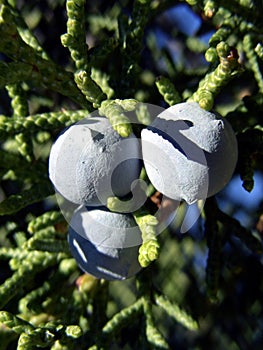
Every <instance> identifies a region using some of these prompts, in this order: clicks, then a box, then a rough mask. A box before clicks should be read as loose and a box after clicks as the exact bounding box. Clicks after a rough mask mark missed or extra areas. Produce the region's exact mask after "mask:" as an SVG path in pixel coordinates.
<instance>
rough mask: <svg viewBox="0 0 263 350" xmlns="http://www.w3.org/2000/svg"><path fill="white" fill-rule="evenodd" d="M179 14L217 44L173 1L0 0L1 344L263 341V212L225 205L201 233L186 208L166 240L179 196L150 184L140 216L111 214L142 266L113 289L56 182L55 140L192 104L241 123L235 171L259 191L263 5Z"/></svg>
mask: <svg viewBox="0 0 263 350" xmlns="http://www.w3.org/2000/svg"><path fill="white" fill-rule="evenodd" d="M180 4H181V5H182V4H184V5H186V4H188V5H187V6H188V8H189V9H190V8H192V10H193V11H194V12H195V13H196V14H197V15H198V16H199V18H200V19H202V27H201V32H202V31H203V32H204V33H207V32H209V31H210V30H211V29H213V34H212V35H211V37H210V40H209V43H204V42H203V41H201V39H200V37H199V34H198V33H195V34H193V35H191V36H188V35H187V34H185V33H184V32H183V31H181V29H180V26H177V25H176V24H174V23H171V22H170V21H167V17H166V16H167V13H166V12H165V11H166V10H167V9H170V8H172V7H173V6H175V5H178V1H175V0H164V1H163V0H154V1H153V0H152V1H151V0H122V1H115V2H112V1H111V2H108V1H84V0H77V1H71V0H68V1H60V0H54V1H51V0H46V1H24V0H22V1H15V0H0V36H1V40H0V101H1V103H0V113H1V115H0V176H1V182H0V244H1V247H0V264H1V267H0V282H1V285H0V308H1V311H0V350H12V349H15V348H17V349H21V350H26V349H38V348H47V349H52V350H58V349H61V350H62V349H94V350H95V349H101V350H102V349H127V350H128V349H146V350H147V349H174V348H178V349H183V350H184V349H189V350H190V349H196V350H197V349H203V348H206V347H207V346H209V347H211V348H213V349H219V350H221V349H229V350H231V349H233V350H239V349H244V348H251V349H252V348H253V349H257V348H261V347H262V335H261V334H259V333H260V327H261V328H262V322H263V319H262V309H263V306H262V298H263V285H262V277H263V268H262V234H263V233H262V231H259V230H258V231H256V229H255V226H256V224H255V223H256V222H257V220H258V219H259V217H260V215H262V210H263V209H262V205H261V207H260V208H258V211H257V212H256V211H255V212H254V213H253V214H251V221H253V224H251V225H248V226H246V227H245V226H242V225H241V223H240V222H239V221H238V220H237V219H236V218H234V215H233V214H234V213H235V210H238V209H239V208H236V207H235V204H234V200H233V201H232V200H231V198H230V199H229V198H228V199H227V204H228V205H227V206H226V209H225V211H223V210H222V209H221V208H220V206H219V204H218V202H217V201H216V199H215V198H211V199H208V200H207V201H206V204H205V206H204V210H203V211H202V213H201V214H202V216H201V217H200V219H199V222H198V223H199V226H198V228H197V230H198V234H197V235H196V236H198V238H196V237H195V236H194V235H191V234H190V233H187V234H185V236H182V235H181V234H180V232H178V229H177V228H178V227H179V226H180V223H181V222H182V221H183V216H184V213H185V206H184V204H181V205H180V207H179V209H178V213H177V216H176V219H175V220H174V221H173V222H172V224H171V225H170V226H169V227H168V228H167V229H166V230H165V232H164V233H163V234H161V235H160V236H158V237H157V226H158V224H159V222H158V220H157V219H156V218H155V216H154V214H155V212H156V211H157V210H158V208H159V207H160V206H162V205H163V206H164V205H168V208H169V200H168V201H165V200H164V201H163V202H161V201H159V194H158V193H156V191H155V189H154V188H153V186H152V185H151V184H150V183H149V181H148V179H147V178H146V176H145V174H144V175H142V178H143V179H144V180H145V181H146V182H147V189H146V190H143V192H142V193H143V195H145V196H146V197H148V198H147V201H146V203H145V206H144V207H143V208H141V209H139V210H132V208H131V207H130V205H131V203H132V201H129V200H127V199H123V198H121V199H120V198H115V197H114V198H109V200H108V207H109V209H110V210H113V211H119V212H125V211H132V212H133V216H134V218H135V221H136V222H137V224H138V226H139V227H140V229H141V232H142V245H141V247H140V250H139V256H138V259H139V262H140V264H141V266H142V267H143V269H142V271H141V272H140V273H139V274H138V276H136V277H134V278H132V279H130V280H128V281H122V282H110V283H108V282H105V281H103V280H97V279H96V278H94V277H93V276H89V275H87V274H85V275H82V274H81V271H80V269H79V268H78V266H77V263H76V261H75V260H74V259H73V258H72V257H71V255H70V252H69V249H68V244H67V231H68V224H67V222H66V221H65V219H64V217H63V215H62V214H61V212H60V211H59V208H58V205H57V201H56V198H55V196H54V188H53V186H52V184H51V182H50V180H49V177H48V156H49V152H50V147H51V145H52V143H53V142H54V140H55V139H56V137H57V136H58V135H59V133H60V132H61V131H62V130H63V129H64V128H65V127H67V126H69V125H71V124H73V123H75V122H77V121H79V120H81V119H83V118H85V117H87V116H88V114H89V113H90V112H92V111H93V110H94V109H96V108H97V109H98V111H99V113H100V114H101V115H105V116H106V117H107V118H108V119H109V121H110V122H111V124H112V125H113V127H114V128H115V130H116V131H117V132H118V133H119V134H120V135H121V136H123V137H127V136H129V135H130V134H131V132H132V131H134V132H135V133H137V132H138V130H140V129H141V128H143V127H145V125H148V124H149V123H150V122H151V116H150V115H149V113H148V111H147V110H146V109H145V107H144V104H140V102H147V103H150V104H155V105H162V106H168V105H169V106H170V105H173V104H176V103H179V102H181V101H186V100H189V101H196V102H198V103H199V104H200V106H201V107H202V108H205V109H208V110H210V109H213V110H215V111H216V112H219V113H221V114H222V115H223V116H224V117H225V118H227V119H228V121H229V122H230V123H231V125H232V126H233V128H234V130H235V132H236V135H237V140H238V147H239V159H238V164H237V168H236V172H235V174H236V175H238V176H240V178H241V181H242V184H243V187H244V188H245V189H246V190H247V191H249V192H251V191H253V186H254V172H255V171H256V170H257V171H261V172H262V171H263V148H262V147H263V146H262V145H263V122H262V109H263V78H262V67H263V62H262V59H263V48H262V21H263V15H262V14H263V6H262V2H260V1H252V0H246V1H245V0H237V1H226V0H220V1H211V0H188V1H180ZM158 30H161V31H163V32H165V34H166V35H167V36H168V37H169V45H168V47H162V46H160V45H159V44H158V36H157V35H156V32H158ZM171 47H172V48H176V49H177V50H179V54H178V55H175V56H176V57H175V56H173V52H172V49H171ZM204 58H205V60H206V61H205V60H204ZM129 112H132V113H129ZM133 112H134V113H133ZM132 114H133V116H134V115H136V117H137V120H136V123H138V124H137V127H138V129H137V128H136V127H133V124H132V120H130V119H129V117H130V116H131V115H132ZM133 129H134V130H133ZM226 157H227V155H226ZM171 181H172V179H171ZM161 220H162V218H160V221H161ZM244 344H245V345H244Z"/></svg>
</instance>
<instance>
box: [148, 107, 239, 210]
mask: <svg viewBox="0 0 263 350" xmlns="http://www.w3.org/2000/svg"><path fill="white" fill-rule="evenodd" d="M141 135H142V136H141V137H142V154H143V160H144V164H145V168H146V172H147V175H148V176H149V178H150V180H151V182H152V184H153V185H154V186H155V188H156V189H157V190H159V191H160V192H162V193H163V194H164V195H166V196H168V197H170V198H173V199H175V200H185V201H186V202H187V203H188V204H192V203H194V202H196V201H197V200H199V199H205V198H207V197H210V196H212V195H214V194H216V193H217V192H219V191H220V190H222V189H223V187H224V186H225V185H226V184H227V183H228V181H229V180H230V178H231V177H232V175H233V172H234V169H235V166H236V162H237V155H238V151H237V141H236V137H235V134H234V132H233V130H232V127H231V126H230V124H229V123H228V122H227V121H226V120H225V119H222V118H220V117H218V116H217V115H216V114H214V113H211V112H208V111H205V110H203V109H202V108H200V106H199V105H198V104H197V103H195V102H185V103H180V104H177V105H174V106H172V107H170V108H168V109H166V110H165V111H164V112H162V113H161V114H159V115H158V117H157V118H156V119H155V120H154V121H153V123H152V124H151V125H150V126H148V127H147V128H145V129H143V130H142V134H141Z"/></svg>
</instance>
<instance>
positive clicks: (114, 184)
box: [49, 117, 141, 205]
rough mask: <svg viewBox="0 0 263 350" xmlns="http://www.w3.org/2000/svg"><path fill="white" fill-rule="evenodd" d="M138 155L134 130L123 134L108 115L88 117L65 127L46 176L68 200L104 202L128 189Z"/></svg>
mask: <svg viewBox="0 0 263 350" xmlns="http://www.w3.org/2000/svg"><path fill="white" fill-rule="evenodd" d="M140 158H141V149H140V144H139V142H138V140H137V139H136V138H135V136H134V135H133V134H132V135H130V136H129V137H127V138H122V137H121V136H120V135H119V134H117V132H116V131H114V130H113V128H112V126H111V125H110V123H109V121H108V119H107V118H104V117H93V118H87V119H83V120H82V121H81V122H79V123H77V124H74V125H72V126H71V127H69V128H68V129H66V130H65V131H64V132H63V133H62V134H61V135H60V136H59V137H58V139H57V141H56V142H55V143H54V145H53V146H52V149H51V152H50V158H49V176H50V179H51V181H52V183H53V185H54V186H55V188H56V190H57V192H59V193H60V194H61V195H62V196H63V197H64V198H66V199H67V200H68V201H71V202H73V203H76V204H87V205H102V204H103V205H104V204H106V201H107V197H109V196H113V195H116V196H124V195H126V194H127V193H129V192H130V189H131V184H132V182H133V181H134V180H136V179H137V178H138V176H139V173H140V169H141V162H140V160H139V159H140Z"/></svg>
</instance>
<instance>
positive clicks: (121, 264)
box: [68, 207, 141, 280]
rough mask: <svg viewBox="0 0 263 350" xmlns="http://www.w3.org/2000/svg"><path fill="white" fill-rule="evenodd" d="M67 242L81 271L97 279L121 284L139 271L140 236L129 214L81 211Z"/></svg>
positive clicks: (98, 210) (82, 208)
mask: <svg viewBox="0 0 263 350" xmlns="http://www.w3.org/2000/svg"><path fill="white" fill-rule="evenodd" d="M68 241H69V247H70V250H71V253H72V255H73V257H74V258H75V259H76V261H77V263H78V264H79V266H80V268H81V269H82V270H83V271H84V272H87V273H89V274H92V275H93V276H95V277H97V278H104V279H107V280H122V279H126V278H129V277H132V276H134V275H135V274H136V273H137V272H139V271H140V269H141V266H140V265H139V263H138V250H139V246H138V244H139V242H141V233H140V231H139V228H138V227H137V226H136V224H135V221H134V219H133V217H132V216H131V215H129V214H119V213H112V212H109V211H107V209H105V208H102V207H100V208H99V209H94V208H88V209H87V208H86V207H81V208H79V209H78V210H77V211H76V212H75V214H74V215H73V217H72V220H71V223H70V229H69V234H68Z"/></svg>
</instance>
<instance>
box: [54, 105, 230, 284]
mask: <svg viewBox="0 0 263 350" xmlns="http://www.w3.org/2000/svg"><path fill="white" fill-rule="evenodd" d="M236 162H237V142H236V137H235V134H234V132H233V130H232V128H231V126H230V124H229V123H228V122H227V121H226V120H224V119H223V118H220V117H219V116H217V115H216V114H214V113H211V112H208V111H205V110H203V109H202V108H200V106H199V105H198V103H196V102H185V103H180V104H176V105H174V106H172V107H170V108H168V109H166V110H164V111H163V112H162V113H160V114H159V115H158V116H157V117H156V118H155V120H154V121H153V122H152V123H151V124H150V125H149V126H147V127H145V128H144V129H143V130H142V132H141V140H139V139H138V138H136V137H135V135H134V134H133V133H132V134H130V135H129V136H128V137H125V138H123V137H121V136H120V135H119V134H118V133H117V132H116V131H115V130H114V129H113V128H112V126H111V124H110V122H109V120H108V119H107V118H105V117H91V118H87V119H84V120H82V121H81V122H79V123H77V124H74V125H72V126H71V127H69V128H68V129H66V130H65V131H64V132H63V133H62V134H61V135H60V136H59V138H58V139H57V141H56V142H55V144H54V145H53V147H52V149H51V153H50V159H49V175H50V179H51V181H52V183H53V185H54V186H55V188H56V190H57V192H58V193H59V194H60V195H61V196H62V197H63V198H64V199H65V201H66V202H69V203H71V204H72V203H74V205H75V207H74V208H76V210H75V211H74V212H73V213H72V216H71V219H70V228H69V235H68V241H69V246H70V250H71V252H72V255H73V256H74V257H75V259H76V260H77V262H78V264H79V266H80V267H81V268H82V269H83V270H84V271H85V272H88V273H90V274H92V275H94V276H96V277H98V278H104V279H110V280H114V279H125V278H129V277H131V276H133V275H134V274H136V273H137V272H138V271H139V270H140V268H141V266H140V264H139V262H138V251H139V248H138V247H139V245H140V244H141V242H142V241H141V232H140V229H139V227H138V226H137V224H136V221H135V220H134V215H132V213H129V212H125V213H119V212H118V213H117V212H112V211H109V210H108V208H107V199H108V198H109V197H113V196H116V197H120V198H122V197H124V196H127V195H129V193H130V191H131V187H132V184H133V182H134V181H136V180H137V179H138V178H139V176H140V173H141V169H142V166H144V168H145V170H146V173H147V175H148V177H149V180H150V181H151V184H152V185H153V186H154V187H155V189H156V190H157V191H159V192H161V193H162V194H163V195H165V196H167V197H169V198H171V199H173V200H176V201H185V202H186V203H187V204H192V203H195V202H196V201H198V200H200V199H206V198H207V197H210V196H212V195H214V194H216V193H217V192H219V191H220V190H221V189H222V188H223V187H224V186H225V185H226V184H227V183H228V181H229V180H230V179H231V177H232V174H233V171H234V169H235V166H236Z"/></svg>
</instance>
